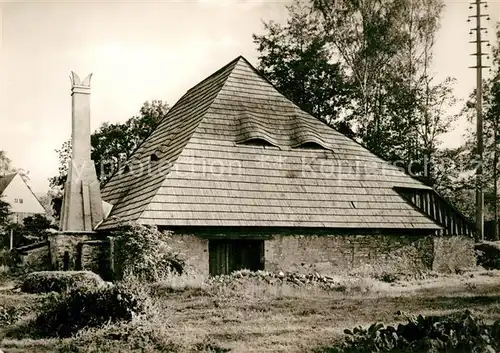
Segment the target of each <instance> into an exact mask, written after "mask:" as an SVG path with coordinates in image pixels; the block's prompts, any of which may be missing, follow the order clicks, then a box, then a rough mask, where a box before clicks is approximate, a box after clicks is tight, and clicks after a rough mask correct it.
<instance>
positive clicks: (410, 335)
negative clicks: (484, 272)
mask: <svg viewBox="0 0 500 353" xmlns="http://www.w3.org/2000/svg"><path fill="white" fill-rule="evenodd" d="M344 332H345V334H346V335H347V337H346V338H345V341H344V342H343V344H342V345H341V347H334V348H328V349H325V350H323V352H325V353H326V352H329V353H355V352H356V353H371V352H391V353H412V352H413V353H417V352H418V353H426V352H428V353H431V352H436V353H437V352H455V353H463V352H470V353H490V352H498V351H499V349H500V320H499V321H496V322H495V323H493V324H492V325H487V324H485V323H484V322H483V321H481V320H480V319H478V318H476V317H474V316H473V315H472V314H471V313H470V312H469V311H465V312H463V313H458V314H453V315H448V316H429V317H424V316H422V315H419V316H418V317H414V318H409V319H408V323H407V324H399V325H398V327H397V328H395V327H393V326H387V327H385V326H384V325H383V324H381V323H375V324H373V325H371V326H370V327H368V328H363V327H361V326H359V327H356V328H354V329H353V330H345V331H344Z"/></svg>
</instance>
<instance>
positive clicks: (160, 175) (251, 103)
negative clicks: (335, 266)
mask: <svg viewBox="0 0 500 353" xmlns="http://www.w3.org/2000/svg"><path fill="white" fill-rule="evenodd" d="M259 141H260V142H262V143H252V142H259ZM153 155H154V156H153ZM152 156H153V157H154V158H152ZM139 166H141V168H139ZM395 187H405V188H417V189H430V188H429V187H428V186H426V185H424V184H422V183H421V182H419V181H417V180H415V179H413V178H411V177H410V176H408V175H406V174H405V173H403V172H401V171H399V170H398V169H397V168H396V167H394V166H392V165H390V164H389V163H388V162H386V161H383V160H382V159H380V158H379V157H377V156H376V155H374V154H373V153H371V152H370V151H368V150H367V149H366V148H364V147H362V146H361V145H359V144H358V143H356V142H355V141H353V140H351V139H350V138H348V137H346V136H344V135H342V134H341V133H339V132H337V131H335V130H334V129H332V128H330V127H329V126H327V125H326V124H324V123H323V122H321V121H320V120H318V119H316V118H314V117H313V116H311V115H309V114H308V113H306V112H304V111H302V110H301V109H300V108H299V107H298V106H296V105H295V104H294V103H293V102H291V101H290V100H288V99H286V98H285V97H284V96H283V95H282V94H280V93H279V92H278V91H277V90H276V89H275V88H274V87H273V86H272V85H271V84H270V83H269V82H268V81H267V80H266V79H265V78H263V77H262V76H261V75H260V74H259V73H258V72H257V71H256V70H255V68H253V67H252V66H251V65H250V63H249V62H248V61H247V60H246V59H244V58H243V57H238V58H236V59H235V60H233V61H232V62H231V63H229V64H228V65H226V66H225V67H223V68H222V69H220V70H219V71H217V72H216V73H214V74H213V75H211V76H210V77H209V78H207V79H205V80H204V81H202V82H201V83H199V84H198V85H196V86H195V87H193V88H192V89H190V90H189V91H188V92H187V93H186V94H185V95H184V96H183V97H182V98H181V99H180V100H179V101H178V102H177V103H176V104H175V106H174V107H172V109H171V110H170V111H169V113H168V114H167V116H166V117H165V118H164V119H163V120H162V121H161V122H160V123H159V125H158V127H157V128H156V129H155V130H154V131H153V133H152V134H151V135H150V136H149V137H148V138H147V139H146V140H145V141H144V142H143V143H142V144H141V145H140V146H139V148H138V149H137V150H136V151H135V152H134V153H133V154H132V156H131V158H130V160H129V162H128V166H124V167H122V168H121V169H120V171H119V172H118V173H116V175H114V176H113V177H112V178H111V179H110V181H109V182H108V183H107V184H106V185H105V187H104V188H103V190H102V196H103V199H104V200H105V201H107V202H109V203H111V204H113V205H114V206H113V209H112V211H111V214H110V216H109V217H108V218H107V219H105V220H104V222H103V223H102V224H101V226H100V227H99V228H100V229H108V228H114V227H116V226H117V225H119V224H120V223H122V222H130V221H133V222H138V223H141V224H155V225H162V226H252V227H254V226H257V227H323V228H377V229H386V228H390V229H429V230H430V229H440V228H441V227H440V226H438V225H437V224H436V223H434V222H433V221H432V220H431V219H430V218H428V217H427V216H425V215H424V214H423V213H421V212H420V211H418V210H416V209H415V208H414V207H413V206H411V205H410V204H409V203H408V202H407V201H405V200H404V199H403V198H402V197H401V196H400V195H399V194H398V193H397V192H396V191H395V189H394V188H395Z"/></svg>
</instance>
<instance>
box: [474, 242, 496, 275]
mask: <svg viewBox="0 0 500 353" xmlns="http://www.w3.org/2000/svg"><path fill="white" fill-rule="evenodd" d="M474 249H475V250H476V254H477V264H478V265H480V266H483V267H484V268H485V269H487V270H499V269H500V243H498V242H482V243H478V244H476V245H475V246H474Z"/></svg>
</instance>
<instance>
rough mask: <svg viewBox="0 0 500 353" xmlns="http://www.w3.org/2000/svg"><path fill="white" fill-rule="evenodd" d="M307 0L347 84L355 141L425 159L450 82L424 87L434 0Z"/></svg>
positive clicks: (435, 19) (442, 119) (391, 156)
mask: <svg viewBox="0 0 500 353" xmlns="http://www.w3.org/2000/svg"><path fill="white" fill-rule="evenodd" d="M340 3H341V5H342V6H339V2H338V1H335V0H314V1H313V4H314V9H315V10H316V11H317V12H318V13H320V14H321V15H322V18H323V21H324V28H325V29H326V31H327V36H328V39H329V41H330V43H331V45H332V48H333V53H334V55H336V56H337V57H338V58H339V59H340V62H341V63H342V64H343V65H344V67H345V68H346V71H347V72H348V74H349V76H350V78H351V81H352V87H353V90H354V92H355V93H354V94H353V97H354V107H355V109H353V110H352V113H353V116H352V118H351V120H353V121H354V123H353V124H352V125H353V126H354V127H355V130H356V134H357V136H358V139H359V140H360V142H362V143H363V144H364V145H365V146H366V147H368V148H369V149H370V150H372V151H373V152H375V153H377V154H378V155H380V156H381V157H383V158H385V159H388V160H402V161H404V162H405V163H406V162H409V161H412V160H414V159H415V157H418V158H419V159H421V158H420V157H421V154H422V153H421V151H422V150H423V151H424V153H423V154H424V155H427V158H428V159H431V158H430V154H431V153H430V152H431V151H433V150H435V148H436V142H437V138H438V136H439V134H441V133H442V132H443V131H446V130H447V129H448V128H449V124H448V123H449V122H450V121H451V119H450V118H449V117H447V116H445V114H444V113H443V111H444V109H443V108H444V107H445V106H446V105H449V104H453V103H454V102H453V100H452V99H451V98H452V95H451V89H450V80H449V79H448V80H446V81H445V82H443V83H440V84H437V85H434V86H433V85H432V84H431V82H432V75H431V74H430V73H429V70H428V67H429V66H430V63H431V60H432V49H433V45H434V36H435V33H436V31H437V29H438V27H439V18H440V14H441V11H442V8H443V4H442V1H441V0H411V1H410V0H389V1H386V0H384V1H382V0H357V1H354V0H346V1H342V2H340Z"/></svg>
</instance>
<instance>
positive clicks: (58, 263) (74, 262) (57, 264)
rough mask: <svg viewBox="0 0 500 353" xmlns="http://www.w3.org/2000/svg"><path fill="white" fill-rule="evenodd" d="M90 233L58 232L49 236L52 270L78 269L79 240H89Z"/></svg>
mask: <svg viewBox="0 0 500 353" xmlns="http://www.w3.org/2000/svg"><path fill="white" fill-rule="evenodd" d="M90 238H91V234H90V233H58V234H54V235H51V236H50V237H49V244H50V257H51V264H52V270H55V271H67V270H78V269H79V268H78V267H80V263H79V262H80V261H79V259H78V255H79V253H78V247H79V244H80V243H81V242H84V241H87V240H90Z"/></svg>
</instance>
